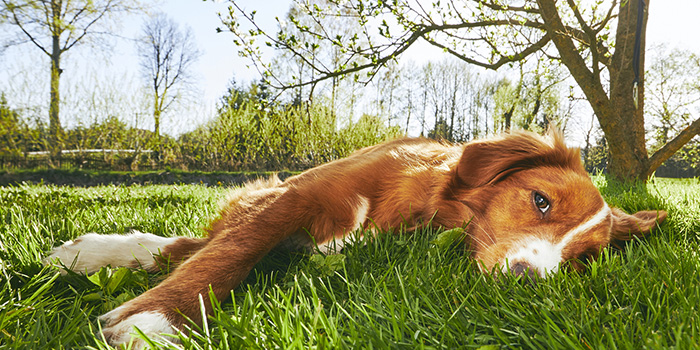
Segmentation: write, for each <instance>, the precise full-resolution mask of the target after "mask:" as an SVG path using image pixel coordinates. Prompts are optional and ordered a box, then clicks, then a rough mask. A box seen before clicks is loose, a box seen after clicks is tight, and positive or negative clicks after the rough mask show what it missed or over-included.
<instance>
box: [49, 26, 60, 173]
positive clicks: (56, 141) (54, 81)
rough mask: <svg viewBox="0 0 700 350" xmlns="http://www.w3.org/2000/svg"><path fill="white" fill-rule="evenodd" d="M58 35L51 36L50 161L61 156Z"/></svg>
mask: <svg viewBox="0 0 700 350" xmlns="http://www.w3.org/2000/svg"><path fill="white" fill-rule="evenodd" d="M59 39H60V37H59V35H58V34H55V35H53V36H52V38H51V40H52V50H51V88H50V94H51V98H50V102H49V153H50V155H51V158H52V159H55V158H57V157H58V156H59V155H60V154H61V120H60V119H59V107H60V106H59V103H60V92H59V80H60V78H61V47H60V42H59Z"/></svg>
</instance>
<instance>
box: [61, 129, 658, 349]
mask: <svg viewBox="0 0 700 350" xmlns="http://www.w3.org/2000/svg"><path fill="white" fill-rule="evenodd" d="M226 203H227V204H225V205H224V206H223V208H222V210H221V215H220V217H218V218H217V219H215V220H214V221H213V222H212V223H211V225H210V226H209V227H208V228H207V232H208V235H207V236H206V237H205V238H188V237H171V238H166V237H158V236H155V235H152V234H145V233H139V232H137V233H132V234H127V235H98V234H94V233H92V234H87V235H84V236H82V237H79V238H77V239H75V240H74V241H69V242H66V243H65V244H63V245H62V246H60V247H57V248H55V249H54V250H53V252H52V254H51V255H50V256H49V257H48V259H47V261H53V262H54V263H56V261H57V260H60V261H61V262H62V263H63V264H67V265H68V266H72V269H74V270H75V271H79V272H84V273H90V272H94V271H97V270H99V269H100V267H101V266H104V265H111V266H113V267H116V266H127V267H142V268H145V269H146V270H149V271H158V270H160V269H161V268H163V266H166V265H167V266H168V267H169V268H171V269H172V268H173V266H177V267H176V268H175V269H174V271H172V272H171V273H170V275H169V276H168V277H167V278H166V279H165V280H163V281H162V282H161V283H160V284H158V285H157V286H156V287H154V288H152V289H150V290H148V291H146V292H145V293H143V294H142V295H140V296H138V297H136V298H134V299H132V300H130V301H128V302H126V303H124V304H123V305H121V306H119V307H117V308H116V309H114V310H112V311H110V312H108V313H106V314H105V315H103V316H101V317H100V320H101V321H102V322H103V324H104V328H103V334H104V336H105V339H107V340H108V342H109V343H111V344H115V345H116V344H125V343H128V342H130V341H136V342H138V341H139V339H135V340H134V339H132V333H133V332H134V331H133V327H134V326H137V327H138V328H139V329H140V330H141V331H143V332H144V333H145V334H147V335H149V336H154V337H157V336H158V335H159V334H162V333H174V331H175V330H176V329H180V330H182V326H183V325H184V323H185V318H184V317H183V316H187V317H188V318H190V319H191V320H195V321H197V320H201V319H202V315H201V311H200V303H203V304H204V306H205V308H206V312H207V313H208V312H210V309H211V305H210V302H209V298H208V292H209V289H210V288H211V290H212V291H213V293H214V295H215V296H216V298H218V299H223V298H225V297H227V296H228V295H229V293H230V291H231V290H232V289H233V288H235V287H236V286H238V284H239V283H240V282H241V281H242V280H243V279H244V278H245V277H246V276H247V275H248V273H249V272H250V271H251V269H252V268H253V266H254V265H255V264H256V263H257V262H258V261H259V260H260V259H261V258H262V257H264V256H265V255H266V254H267V253H268V252H269V251H270V250H271V249H273V248H274V247H288V248H313V247H315V246H318V247H319V249H321V250H324V249H326V250H332V249H331V248H329V247H336V249H337V247H338V246H339V245H342V244H343V242H344V241H343V239H344V238H345V237H347V236H348V234H349V233H352V232H354V231H357V230H363V231H362V232H364V234H372V232H382V231H386V230H388V229H390V228H397V227H403V228H404V230H402V231H411V230H414V229H415V228H418V227H421V226H426V225H430V226H433V227H439V228H445V229H450V228H464V230H465V233H466V235H465V237H466V238H465V247H466V249H467V252H468V253H469V255H470V256H471V257H473V258H474V259H476V260H477V261H478V266H479V268H480V269H481V270H482V271H484V272H494V271H500V272H504V273H513V274H516V275H521V276H522V277H523V278H539V277H542V278H544V277H547V276H548V275H550V274H553V273H555V272H557V271H558V270H559V269H560V267H561V266H563V265H566V266H572V267H573V268H574V269H583V268H584V266H585V265H583V264H582V262H584V261H586V260H587V259H590V258H595V257H596V256H597V255H598V253H599V252H600V251H601V249H602V248H603V247H606V246H608V245H610V244H621V243H622V242H624V241H626V240H630V239H631V238H633V237H635V236H643V235H644V234H646V233H648V232H649V231H650V230H651V229H652V228H654V227H655V225H657V223H660V222H661V221H663V220H664V219H665V218H666V215H667V214H666V212H665V211H640V212H637V213H635V214H633V215H629V214H626V213H625V212H623V211H622V210H620V209H617V208H611V207H609V206H608V204H606V202H605V201H604V200H603V197H602V196H601V195H600V193H599V192H598V190H597V189H596V187H595V186H594V185H593V183H592V182H591V180H590V177H589V176H588V174H587V173H586V171H585V170H584V168H583V165H582V163H581V157H580V153H579V150H578V149H576V148H569V147H567V146H566V145H565V143H564V138H563V135H562V134H561V133H560V132H557V131H550V132H548V133H547V134H546V135H545V136H540V135H537V134H534V133H530V132H512V133H507V134H504V135H501V136H497V137H495V138H491V139H485V140H479V141H473V142H469V143H465V144H458V145H449V144H445V143H441V142H437V141H432V140H427V139H399V140H394V141H389V142H386V143H383V144H379V145H376V146H371V147H367V148H364V149H361V150H359V151H356V152H355V153H353V154H352V155H350V156H349V157H347V158H344V159H339V160H335V161H333V162H330V163H327V164H324V165H321V166H318V167H316V168H313V169H310V170H307V171H305V172H303V173H301V174H299V175H296V176H292V177H290V178H288V179H287V180H286V181H284V182H282V181H280V180H279V179H278V178H277V177H276V176H274V177H272V178H270V179H268V180H258V181H255V182H251V183H249V184H247V185H245V186H243V187H241V188H239V189H236V190H234V191H233V192H232V193H231V194H230V196H229V198H228V200H227V202H226ZM71 264H72V265H71ZM538 276H539V277H538ZM136 345H137V347H138V346H139V345H140V346H143V344H138V343H136Z"/></svg>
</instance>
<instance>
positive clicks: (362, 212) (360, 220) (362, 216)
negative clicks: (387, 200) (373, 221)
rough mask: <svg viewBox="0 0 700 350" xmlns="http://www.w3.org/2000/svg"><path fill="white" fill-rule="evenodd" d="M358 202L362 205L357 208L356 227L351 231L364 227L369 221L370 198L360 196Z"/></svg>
mask: <svg viewBox="0 0 700 350" xmlns="http://www.w3.org/2000/svg"><path fill="white" fill-rule="evenodd" d="M357 200H358V201H359V203H360V204H358V205H357V208H355V227H353V228H352V230H351V231H355V230H357V229H359V228H362V225H364V223H365V221H367V214H369V198H367V197H365V196H360V195H358V196H357Z"/></svg>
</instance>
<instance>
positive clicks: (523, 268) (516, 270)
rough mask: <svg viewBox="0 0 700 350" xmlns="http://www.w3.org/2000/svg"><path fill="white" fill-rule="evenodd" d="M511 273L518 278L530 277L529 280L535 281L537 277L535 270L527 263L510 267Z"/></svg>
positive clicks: (519, 263) (522, 262)
mask: <svg viewBox="0 0 700 350" xmlns="http://www.w3.org/2000/svg"><path fill="white" fill-rule="evenodd" d="M510 271H511V272H512V273H513V274H515V275H516V276H523V277H528V279H529V280H531V281H534V280H535V277H536V276H537V272H536V271H535V269H534V268H533V267H532V266H531V265H530V264H529V263H527V262H524V261H518V262H516V263H514V264H513V265H512V266H511V267H510Z"/></svg>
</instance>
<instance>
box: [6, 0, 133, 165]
mask: <svg viewBox="0 0 700 350" xmlns="http://www.w3.org/2000/svg"><path fill="white" fill-rule="evenodd" d="M138 6H139V4H138V2H136V1H135V0H95V1H85V0H81V1H63V0H40V1H37V0H23V1H13V0H0V23H2V21H6V22H7V23H9V24H11V25H13V26H14V27H16V31H17V36H16V37H14V38H11V39H10V41H9V42H8V43H5V44H6V45H12V44H21V43H32V44H33V45H34V46H35V47H36V48H38V49H39V50H40V52H42V53H43V54H45V55H46V56H48V58H49V59H50V61H51V69H50V74H51V89H50V91H51V93H50V99H49V135H50V137H49V140H48V141H49V146H50V148H51V152H52V154H54V155H56V154H59V153H60V151H61V143H60V139H61V120H60V117H59V110H60V89H59V83H60V78H61V74H62V73H63V69H62V68H61V58H62V56H63V54H64V53H66V52H67V51H69V50H71V49H72V48H73V47H75V46H77V45H79V44H82V43H85V42H87V41H89V40H90V39H93V38H94V37H96V36H99V35H102V34H105V31H104V30H105V29H106V28H107V26H108V25H109V24H111V23H113V21H114V20H115V19H116V17H117V15H118V14H119V13H122V12H128V11H133V10H136V9H138Z"/></svg>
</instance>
